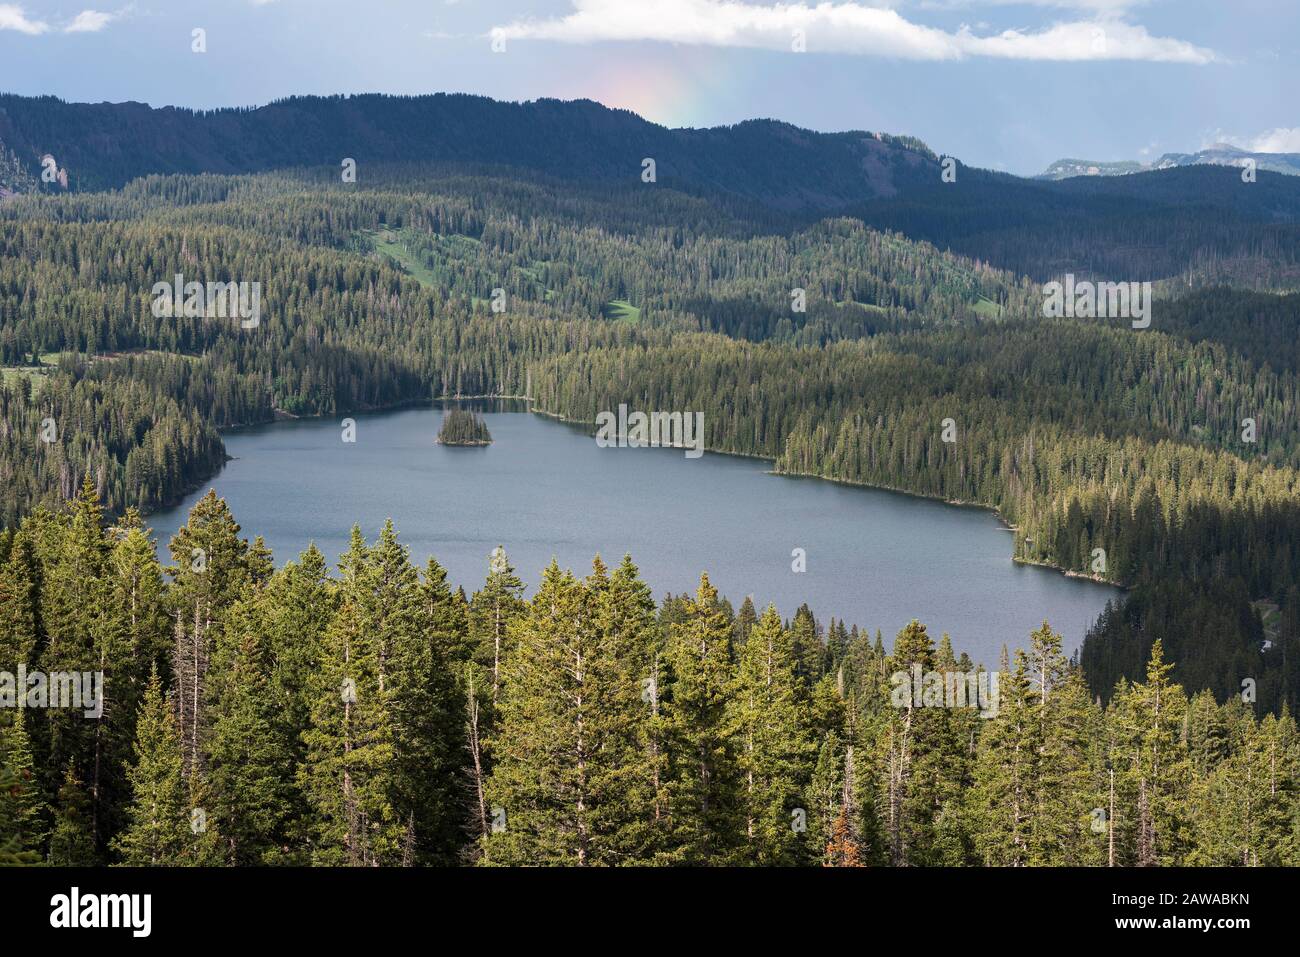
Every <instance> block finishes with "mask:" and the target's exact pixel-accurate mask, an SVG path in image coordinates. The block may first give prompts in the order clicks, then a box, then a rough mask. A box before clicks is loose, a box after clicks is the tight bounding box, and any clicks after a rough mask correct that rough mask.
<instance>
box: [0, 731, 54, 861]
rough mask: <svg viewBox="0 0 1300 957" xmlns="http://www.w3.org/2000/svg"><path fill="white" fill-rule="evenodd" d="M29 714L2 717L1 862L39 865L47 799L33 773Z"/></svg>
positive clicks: (0, 764) (0, 741)
mask: <svg viewBox="0 0 1300 957" xmlns="http://www.w3.org/2000/svg"><path fill="white" fill-rule="evenodd" d="M26 725H27V722H26V711H25V710H19V711H16V712H15V713H14V715H13V716H12V718H10V719H9V720H7V721H6V720H5V717H4V716H0V861H4V860H5V859H6V856H7V857H8V862H9V863H14V864H18V863H28V864H31V863H36V862H37V861H39V860H40V855H39V853H38V851H39V850H40V848H41V847H42V845H43V844H44V833H43V832H44V827H43V820H44V817H45V808H44V806H43V805H44V796H43V795H42V794H41V790H40V784H39V781H38V780H37V777H36V774H35V773H34V771H33V767H32V765H33V760H32V748H31V741H30V739H29V738H28V735H27V726H26Z"/></svg>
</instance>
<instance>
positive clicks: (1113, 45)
mask: <svg viewBox="0 0 1300 957" xmlns="http://www.w3.org/2000/svg"><path fill="white" fill-rule="evenodd" d="M572 2H573V8H574V9H573V12H571V13H569V14H568V15H567V16H562V17H559V18H556V19H550V20H531V19H530V20H516V21H514V22H512V23H509V24H506V25H504V26H501V27H497V28H495V29H494V30H493V33H494V34H495V35H498V36H501V37H503V38H505V39H538V40H560V41H565V42H570V43H596V42H601V41H610V40H643V41H657V42H662V43H687V44H699V45H708V46H723V47H755V48H762V49H770V50H789V49H791V41H792V37H793V34H794V31H796V30H802V31H803V32H804V34H805V37H806V41H807V49H808V50H809V51H811V52H818V51H820V52H826V53H854V54H862V55H873V56H889V57H900V58H903V59H909V60H958V59H962V58H964V57H967V56H985V57H995V58H1004V59H1016V60H1149V61H1159V62H1168V63H1209V62H1210V61H1212V60H1214V59H1215V54H1214V52H1213V51H1211V50H1206V49H1204V48H1202V47H1197V46H1194V45H1192V44H1190V43H1186V42H1184V41H1182V40H1175V39H1170V38H1166V37H1153V36H1151V35H1150V34H1149V33H1147V31H1146V29H1145V28H1144V27H1141V26H1136V25H1133V24H1129V23H1125V22H1123V21H1120V20H1115V19H1110V18H1106V19H1101V20H1093V21H1079V22H1072V23H1058V24H1054V25H1052V26H1050V27H1048V28H1046V29H1044V30H1039V31H1037V32H1026V31H1023V30H1005V31H1003V32H1001V33H998V34H993V35H989V36H977V35H976V34H975V33H973V32H972V31H971V30H970V29H969V28H968V27H962V28H960V29H958V30H957V31H956V32H951V33H950V32H948V31H945V30H940V29H937V28H935V27H927V26H923V25H921V24H918V23H913V22H911V21H909V20H906V19H904V18H903V17H902V16H901V15H900V14H898V13H897V12H896V11H894V10H890V9H884V8H880V7H870V6H865V5H863V4H862V3H857V2H843V3H834V2H823V3H818V4H817V5H816V6H808V5H807V4H804V3H776V4H771V5H758V4H749V3H740V2H737V0H656V2H654V3H643V2H640V0H572Z"/></svg>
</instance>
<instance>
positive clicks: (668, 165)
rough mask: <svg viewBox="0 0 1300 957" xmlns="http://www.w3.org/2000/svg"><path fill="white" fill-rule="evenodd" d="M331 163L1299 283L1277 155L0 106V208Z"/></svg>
mask: <svg viewBox="0 0 1300 957" xmlns="http://www.w3.org/2000/svg"><path fill="white" fill-rule="evenodd" d="M1210 152H1211V151H1205V152H1204V153H1202V154H1197V155H1207V154H1209V153H1210ZM1241 155H1243V156H1244V155H1249V154H1241ZM345 159H353V160H355V161H356V169H357V178H356V185H357V188H359V189H366V188H384V189H401V184H402V183H403V182H404V181H406V180H407V179H409V178H410V177H413V176H423V177H426V178H427V177H429V176H434V177H437V176H440V175H445V174H451V173H455V174H464V175H481V176H491V177H504V178H507V179H520V180H531V181H534V182H537V183H539V184H541V185H542V186H543V187H544V188H547V189H552V190H556V191H566V192H570V193H572V194H574V195H575V196H576V195H577V194H580V193H582V192H584V191H593V190H595V191H604V192H609V191H611V190H612V191H622V192H624V193H628V194H630V195H631V196H633V197H635V196H636V194H637V192H638V191H640V190H644V189H646V188H647V186H646V183H647V177H648V172H649V170H648V169H647V167H648V165H649V164H648V163H647V160H653V161H654V174H655V175H654V180H653V182H654V184H655V187H654V188H657V189H663V190H673V191H677V192H680V193H683V194H687V195H690V196H693V197H697V198H700V199H704V200H706V201H707V202H708V203H709V204H710V205H713V206H726V207H728V210H729V211H730V213H732V214H734V215H737V216H740V217H742V218H743V219H744V220H745V221H746V222H747V223H749V224H750V226H752V227H755V228H763V229H765V228H777V229H781V230H785V229H788V228H791V227H792V226H793V227H797V226H798V225H799V223H800V222H803V223H811V222H815V221H817V220H819V219H823V218H826V217H827V216H836V215H843V216H851V217H856V218H859V219H861V220H862V221H863V222H865V223H867V224H869V225H871V226H874V227H875V228H877V229H881V230H894V231H896V232H899V233H902V234H904V235H906V236H908V237H910V238H913V239H921V240H928V241H929V242H931V243H933V244H935V245H936V246H938V247H939V248H940V249H949V250H952V251H954V252H958V253H962V254H963V255H967V256H971V257H974V258H978V259H980V260H982V261H985V262H989V263H992V264H994V265H997V266H1000V267H1002V268H1005V269H1009V270H1012V271H1015V272H1018V273H1022V274H1025V275H1028V276H1031V277H1035V278H1041V277H1048V276H1054V275H1058V274H1060V273H1062V272H1065V271H1067V270H1075V271H1078V272H1089V273H1095V274H1107V273H1111V274H1116V275H1125V276H1130V277H1131V278H1142V279H1145V278H1161V277H1166V276H1186V275H1188V274H1189V271H1194V272H1196V273H1197V275H1198V276H1200V277H1201V278H1202V279H1204V278H1205V276H1206V275H1208V274H1210V273H1212V274H1213V275H1214V276H1215V277H1222V278H1225V279H1227V278H1230V279H1233V280H1239V281H1241V282H1243V283H1245V284H1247V285H1259V284H1261V283H1264V282H1265V281H1266V280H1267V281H1268V282H1272V283H1274V284H1277V283H1280V282H1283V281H1285V282H1286V283H1287V284H1288V285H1290V284H1292V282H1293V281H1295V282H1300V279H1295V278H1294V277H1295V276H1296V275H1297V274H1300V179H1297V178H1294V177H1292V176H1279V175H1275V174H1274V173H1272V172H1268V171H1269V170H1272V169H1274V165H1273V164H1274V163H1275V161H1276V160H1277V159H1278V157H1276V156H1271V157H1269V161H1268V162H1267V163H1261V164H1260V169H1261V170H1264V171H1265V172H1261V174H1260V176H1259V179H1258V181H1257V182H1256V183H1254V184H1252V185H1251V186H1250V187H1249V188H1243V184H1242V181H1241V178H1240V176H1239V175H1238V174H1237V173H1236V172H1235V171H1233V170H1229V169H1224V168H1223V167H1222V166H1219V165H1214V164H1211V163H1209V162H1196V163H1191V162H1190V161H1183V159H1181V158H1179V157H1176V156H1167V157H1162V158H1161V168H1159V169H1156V167H1154V166H1153V167H1151V168H1149V169H1150V170H1152V171H1148V168H1145V167H1142V166H1141V165H1140V164H1130V166H1129V168H1128V169H1122V170H1119V171H1123V172H1132V173H1133V174H1134V175H1129V176H1118V175H1102V168H1103V167H1107V168H1109V167H1111V166H1116V167H1119V166H1123V164H1087V163H1083V162H1082V161H1077V160H1069V161H1062V162H1063V163H1067V164H1071V165H1073V166H1081V167H1083V169H1082V170H1080V172H1082V173H1084V174H1087V173H1088V172H1090V171H1091V167H1092V166H1097V167H1098V169H1097V172H1096V173H1095V174H1093V175H1074V174H1065V175H1064V178H1061V179H1060V180H1059V181H1056V180H1057V178H1056V177H1052V178H1050V179H1027V178H1024V177H1020V176H1012V175H1009V174H1007V173H999V172H994V171H991V170H985V169H978V168H975V167H969V166H965V165H962V164H961V163H958V162H956V161H953V162H948V161H947V160H946V158H944V157H941V156H939V155H936V153H935V152H934V151H933V150H931V149H930V148H929V147H927V146H926V145H925V144H924V143H923V142H921V141H920V140H918V139H916V138H915V137H910V136H895V135H890V134H886V133H878V132H865V131H861V130H854V131H848V132H840V133H820V132H815V131H812V130H806V129H801V128H799V127H796V126H793V125H791V124H789V123H783V122H779V121H776V120H767V119H754V120H747V121H745V122H743V123H738V124H736V125H734V126H720V127H713V128H710V129H668V128H666V127H663V126H660V125H658V124H656V123H651V122H649V121H647V120H645V119H643V118H642V117H640V116H637V115H636V114H635V113H632V112H630V111H628V110H620V109H610V108H608V107H605V106H602V105H601V104H599V103H595V102H593V101H591V100H574V101H561V100H553V99H541V100H534V101H530V102H524V103H511V102H501V101H497V100H492V99H489V98H487V97H482V96H469V95H465V94H448V93H438V94H431V95H426V96H386V95H380V94H359V95H351V96H342V95H340V96H328V97H320V96H301V97H291V98H289V99H284V100H278V101H276V102H273V103H270V104H267V105H265V106H260V107H246V108H237V109H236V108H231V109H219V110H205V111H196V110H188V109H178V108H175V107H151V106H148V105H147V104H143V103H97V104H88V103H68V102H65V101H63V100H60V99H58V98H56V97H52V96H43V97H24V96H15V95H9V94H0V191H4V192H16V193H20V194H21V193H32V192H44V193H62V192H65V191H66V192H68V193H71V194H78V193H85V192H87V191H97V190H105V189H117V188H120V187H123V186H125V185H126V184H128V183H131V182H132V181H133V180H139V179H141V178H143V177H147V176H150V175H157V174H161V175H168V174H201V173H212V174H224V175H235V174H254V173H264V172H271V171H284V172H285V173H286V175H299V174H301V175H309V176H311V177H312V178H313V179H314V181H318V182H324V181H326V180H328V179H332V180H333V181H334V182H341V180H340V178H339V176H338V174H339V171H340V168H341V164H342V163H343V161H344V160H345ZM1289 159H1290V160H1293V161H1294V160H1297V159H1298V158H1297V157H1294V156H1292V157H1289ZM43 163H44V166H45V169H46V170H47V171H49V172H51V173H52V175H48V176H47V177H45V179H47V180H53V181H52V182H46V181H43V178H42V172H43ZM1056 165H1057V166H1059V165H1061V164H1056ZM946 171H950V172H951V174H952V175H950V176H945V175H944V173H945V172H946ZM1289 171H1291V172H1295V170H1294V169H1291V170H1289ZM322 177H324V179H322ZM149 188H150V187H149V186H148V184H145V185H143V186H136V187H133V190H134V191H135V193H134V194H139V193H140V191H141V190H142V189H143V190H148V189H149ZM216 188H218V187H215V186H214V189H216ZM7 202H10V200H7V199H5V198H4V196H3V192H0V203H7ZM1063 223H1069V224H1070V228H1069V230H1068V231H1063V230H1062V224H1063ZM1261 228H1262V229H1263V230H1264V232H1261ZM1261 237H1263V238H1262V239H1261ZM1262 241H1266V242H1267V243H1268V244H1269V245H1268V248H1269V249H1270V250H1271V252H1270V257H1269V258H1268V259H1267V262H1268V267H1267V268H1268V270H1269V272H1268V276H1267V277H1265V276H1263V275H1262V274H1261V272H1260V270H1261V267H1260V263H1261V262H1262V261H1263V260H1261V258H1260V255H1259V248H1260V243H1261V242H1262ZM1210 250H1213V254H1212V255H1211V254H1210V252H1209V251H1210ZM1279 277H1281V278H1279Z"/></svg>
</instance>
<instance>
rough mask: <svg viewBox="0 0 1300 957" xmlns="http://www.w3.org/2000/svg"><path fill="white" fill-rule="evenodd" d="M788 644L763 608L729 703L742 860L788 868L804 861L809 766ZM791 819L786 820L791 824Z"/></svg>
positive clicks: (812, 757) (799, 688) (801, 691)
mask: <svg viewBox="0 0 1300 957" xmlns="http://www.w3.org/2000/svg"><path fill="white" fill-rule="evenodd" d="M797 669H798V663H797V661H796V660H795V648H794V641H793V637H792V635H791V633H790V632H789V631H787V630H786V629H785V628H783V627H782V626H781V619H780V617H779V616H778V615H777V612H776V608H775V606H772V605H769V606H768V608H767V610H766V611H765V612H764V613H763V616H762V618H760V619H759V621H758V624H757V625H755V626H754V628H753V630H752V631H751V632H750V635H749V640H748V641H747V642H746V643H745V647H744V648H743V649H742V650H741V653H740V664H739V668H738V669H737V680H736V688H735V691H734V696H733V700H732V719H731V720H732V722H733V727H734V734H735V738H736V740H737V742H738V746H739V754H738V765H739V768H738V770H739V772H740V774H741V776H742V779H743V783H742V789H743V793H744V804H745V851H744V855H745V857H746V858H747V859H748V860H749V861H750V862H752V863H756V864H763V865H772V864H777V865H791V864H797V863H802V862H804V861H806V860H808V859H810V858H812V857H815V856H816V854H815V852H810V851H809V848H808V842H807V841H806V839H805V835H806V833H807V809H806V808H804V807H801V806H800V805H801V799H802V795H803V793H804V790H805V788H806V787H807V784H808V782H809V779H810V777H811V774H812V771H813V763H814V762H815V761H816V749H815V745H814V744H813V741H812V735H811V728H810V726H809V719H810V718H811V717H812V714H811V708H809V707H808V705H807V697H806V691H805V688H804V685H803V682H802V681H801V680H800V679H799V677H798V670H797ZM792 817H793V820H792Z"/></svg>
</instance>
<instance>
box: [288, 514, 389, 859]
mask: <svg viewBox="0 0 1300 957" xmlns="http://www.w3.org/2000/svg"><path fill="white" fill-rule="evenodd" d="M339 568H340V571H341V572H342V579H341V581H340V582H339V586H338V602H339V605H338V612H337V613H336V614H335V616H334V619H333V621H331V622H330V625H329V627H328V628H327V629H326V630H325V634H324V635H323V636H322V639H321V659H320V666H319V669H318V671H317V673H316V675H315V678H314V680H313V683H312V690H311V694H310V699H311V702H312V710H311V726H310V727H309V729H308V730H307V731H306V732H305V734H304V740H305V742H306V745H307V750H306V759H305V761H304V763H303V765H302V766H301V767H300V768H299V771H298V777H299V782H300V786H301V787H302V789H303V791H304V793H305V794H306V795H307V800H308V802H309V804H310V806H311V809H312V819H313V834H312V836H311V843H312V860H313V862H314V863H316V864H326V865H339V864H344V865H352V866H377V865H381V864H398V863H401V861H402V858H403V850H404V848H405V847H406V846H407V840H406V838H407V821H406V820H404V819H402V818H401V817H399V810H398V808H397V807H396V806H395V805H394V803H393V798H394V791H395V781H394V768H393V755H394V746H395V741H396V736H397V730H396V727H395V722H394V718H393V714H392V703H391V699H390V692H389V687H388V671H387V665H386V662H384V661H383V660H382V652H383V648H384V639H383V636H380V635H377V634H375V632H374V630H373V627H372V626H373V622H374V621H375V619H376V617H377V609H376V607H375V605H376V596H375V592H374V587H375V585H376V581H375V575H374V573H373V569H372V566H371V561H370V555H369V549H368V548H367V547H366V544H365V541H364V539H362V537H361V530H360V529H359V528H357V527H354V528H353V529H352V539H351V542H350V544H349V547H348V551H347V552H346V553H344V555H343V557H342V559H341V561H340V563H339Z"/></svg>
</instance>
